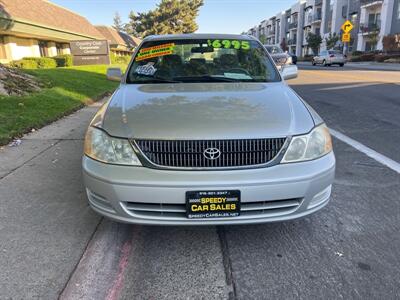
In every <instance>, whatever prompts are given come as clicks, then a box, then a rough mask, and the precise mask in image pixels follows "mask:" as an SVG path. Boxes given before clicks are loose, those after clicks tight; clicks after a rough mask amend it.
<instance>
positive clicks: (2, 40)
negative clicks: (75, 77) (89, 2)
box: [0, 0, 105, 63]
mask: <svg viewBox="0 0 400 300" xmlns="http://www.w3.org/2000/svg"><path fill="white" fill-rule="evenodd" d="M99 39H100V40H104V39H105V38H104V36H103V35H102V34H101V33H100V32H99V31H98V30H97V29H96V28H95V27H94V26H93V25H92V24H91V23H90V22H89V21H88V20H87V19H85V18H84V17H82V16H80V15H78V14H76V13H75V12H72V11H70V10H68V9H65V8H63V7H60V6H58V5H56V4H53V3H51V2H49V1H46V0H1V1H0V63H8V62H10V61H12V60H18V59H21V58H23V57H32V56H33V57H40V56H48V57H52V56H56V55H59V54H70V48H69V42H70V41H74V40H99Z"/></svg>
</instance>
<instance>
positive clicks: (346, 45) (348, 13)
mask: <svg viewBox="0 0 400 300" xmlns="http://www.w3.org/2000/svg"><path fill="white" fill-rule="evenodd" d="M349 17H350V0H347V12H346V21H347V20H348V19H349ZM348 48H349V43H348V42H345V43H344V45H343V55H347V52H348V50H349V49H348Z"/></svg>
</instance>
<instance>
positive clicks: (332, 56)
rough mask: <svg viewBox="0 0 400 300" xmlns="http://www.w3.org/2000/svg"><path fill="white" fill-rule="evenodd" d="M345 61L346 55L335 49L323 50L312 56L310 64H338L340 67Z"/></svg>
mask: <svg viewBox="0 0 400 300" xmlns="http://www.w3.org/2000/svg"><path fill="white" fill-rule="evenodd" d="M345 63H346V57H345V56H344V55H343V54H342V53H341V52H340V51H336V50H324V51H321V53H320V54H318V55H317V56H314V58H313V60H312V65H313V66H315V65H317V64H322V65H323V66H331V65H339V66H341V67H343V66H344V64H345Z"/></svg>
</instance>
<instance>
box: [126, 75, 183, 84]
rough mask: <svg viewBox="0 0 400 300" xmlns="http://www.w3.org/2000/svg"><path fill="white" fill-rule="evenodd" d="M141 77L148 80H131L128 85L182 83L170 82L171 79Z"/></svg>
mask: <svg viewBox="0 0 400 300" xmlns="http://www.w3.org/2000/svg"><path fill="white" fill-rule="evenodd" d="M141 76H142V75H141ZM143 77H145V78H148V79H146V80H131V81H129V82H128V83H135V84H146V83H181V82H182V81H177V80H171V79H167V78H161V77H152V76H143Z"/></svg>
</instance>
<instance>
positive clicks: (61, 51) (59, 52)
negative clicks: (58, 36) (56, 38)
mask: <svg viewBox="0 0 400 300" xmlns="http://www.w3.org/2000/svg"><path fill="white" fill-rule="evenodd" d="M56 49H57V55H62V54H63V46H62V45H61V44H58V43H56Z"/></svg>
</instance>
